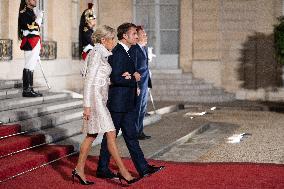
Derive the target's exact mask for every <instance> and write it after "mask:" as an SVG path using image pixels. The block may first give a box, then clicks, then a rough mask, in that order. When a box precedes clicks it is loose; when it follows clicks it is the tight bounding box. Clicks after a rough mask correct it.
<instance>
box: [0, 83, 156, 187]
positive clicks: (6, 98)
mask: <svg viewBox="0 0 284 189" xmlns="http://www.w3.org/2000/svg"><path fill="white" fill-rule="evenodd" d="M21 86H22V83H21V81H19V80H9V81H4V80H2V81H1V80H0V122H1V123H0V165H1V167H0V183H1V182H4V181H6V180H7V179H11V178H13V177H15V176H18V175H21V174H24V173H26V172H28V171H30V170H33V169H35V168H38V167H41V166H43V165H45V164H48V163H49V162H53V161H55V160H57V159H60V158H62V157H65V156H69V155H72V154H74V153H76V152H77V151H78V150H79V146H80V143H81V142H82V141H83V139H84V137H85V135H84V134H82V133H81V126H82V114H83V101H82V99H78V98H77V99H76V98H72V94H71V93H63V92H61V93H58V92H49V91H48V90H47V89H46V88H35V90H39V91H40V92H41V93H43V97H37V98H23V97H22V96H21V93H22V88H21ZM149 117H151V118H149ZM149 117H148V118H146V119H145V120H144V124H145V125H148V124H151V123H153V122H156V121H158V120H159V119H160V116H159V115H154V116H149ZM101 140H102V135H99V137H97V139H96V140H95V142H94V143H93V146H94V145H97V144H99V143H100V142H101Z"/></svg>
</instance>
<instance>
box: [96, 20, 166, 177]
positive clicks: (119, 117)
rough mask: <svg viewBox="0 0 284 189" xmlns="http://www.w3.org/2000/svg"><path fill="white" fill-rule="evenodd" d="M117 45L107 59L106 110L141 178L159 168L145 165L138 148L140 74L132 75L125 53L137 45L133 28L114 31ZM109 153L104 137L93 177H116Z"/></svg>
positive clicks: (123, 25)
mask: <svg viewBox="0 0 284 189" xmlns="http://www.w3.org/2000/svg"><path fill="white" fill-rule="evenodd" d="M117 37H118V40H119V43H118V44H117V45H116V47H115V48H114V49H113V51H112V53H113V55H111V56H110V57H109V59H108V61H109V63H110V65H111V67H112V73H111V75H110V80H111V85H110V88H109V99H108V103H107V106H108V109H109V111H110V113H111V117H112V120H113V123H114V126H115V128H116V132H117V134H118V132H119V130H120V129H121V131H122V135H123V138H124V140H125V142H126V146H127V148H128V150H129V153H130V155H131V158H132V161H133V163H134V165H135V168H136V170H137V171H138V173H139V175H140V176H141V177H144V176H147V175H150V174H153V173H155V172H157V171H159V170H161V169H163V168H164V167H163V166H159V167H155V166H151V165H149V164H148V162H147V161H146V160H145V158H144V154H143V152H142V150H141V148H140V145H139V142H138V138H137V136H138V135H137V131H136V127H135V121H136V116H137V115H136V98H137V81H139V80H140V77H141V76H140V74H139V73H138V72H136V71H135V65H134V63H133V62H132V60H131V59H130V56H129V54H128V50H129V48H130V46H131V45H135V44H136V42H137V31H136V26H135V25H134V24H132V23H124V24H122V25H120V26H119V27H118V28H117ZM109 160H110V153H109V151H108V149H107V141H106V137H105V136H104V138H103V141H102V144H101V151H100V157H99V163H98V169H97V177H99V178H114V177H117V175H115V174H114V173H113V172H111V170H110V169H109Z"/></svg>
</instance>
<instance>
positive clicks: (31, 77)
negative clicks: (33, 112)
mask: <svg viewBox="0 0 284 189" xmlns="http://www.w3.org/2000/svg"><path fill="white" fill-rule="evenodd" d="M29 74H30V80H31V81H30V86H31V90H32V92H33V93H34V94H36V95H37V96H42V94H41V93H39V92H36V91H34V88H33V86H34V72H33V71H30V70H29Z"/></svg>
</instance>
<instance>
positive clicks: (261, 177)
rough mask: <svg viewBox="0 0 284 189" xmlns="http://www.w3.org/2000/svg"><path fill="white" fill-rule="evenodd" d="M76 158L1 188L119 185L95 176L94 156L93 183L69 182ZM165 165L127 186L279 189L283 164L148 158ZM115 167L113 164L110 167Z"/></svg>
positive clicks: (102, 187)
mask: <svg viewBox="0 0 284 189" xmlns="http://www.w3.org/2000/svg"><path fill="white" fill-rule="evenodd" d="M76 160H77V156H76V157H71V158H65V159H63V160H61V161H60V162H57V163H54V164H52V165H49V166H47V167H44V168H40V169H37V170H35V171H32V172H29V173H28V174H25V175H23V176H19V177H17V178H15V179H13V180H10V181H7V182H5V183H1V184H0V188H1V189H4V188H5V189H6V188H7V189H8V188H13V189H18V188H19V189H33V188H35V189H39V188H40V189H44V188H52V189H54V188H62V189H63V188H68V189H71V188H74V189H75V188H76V189H79V188H97V189H107V188H110V189H112V188H114V189H115V188H122V186H121V185H120V184H119V183H118V182H117V181H113V180H103V179H97V178H95V170H96V166H97V158H96V157H89V158H88V162H87V167H86V172H87V177H88V179H89V180H92V181H95V182H96V184H95V185H94V186H83V185H80V184H79V183H78V181H76V182H75V184H72V181H71V177H70V173H71V170H72V169H73V167H74V166H75V162H76ZM125 162H126V164H127V167H128V168H129V170H132V171H134V170H135V169H134V167H133V165H132V163H131V161H130V160H128V159H126V160H125ZM151 163H153V164H155V165H165V166H166V168H165V169H164V170H162V171H161V172H158V173H156V174H154V175H152V176H150V177H146V178H144V179H142V180H140V181H139V182H137V183H135V184H133V185H131V186H129V187H128V188H135V189H136V188H137V189H139V188H141V189H142V188H143V189H167V188H169V189H223V188H224V189H272V188H273V189H283V188H284V179H283V178H284V177H283V176H284V165H275V164H252V163H174V162H162V161H151ZM112 169H115V170H116V168H115V167H112Z"/></svg>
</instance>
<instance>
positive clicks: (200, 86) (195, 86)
mask: <svg viewBox="0 0 284 189" xmlns="http://www.w3.org/2000/svg"><path fill="white" fill-rule="evenodd" d="M178 89H181V90H197V89H200V90H201V89H214V87H213V85H211V84H208V83H204V84H186V85H184V84H164V85H155V86H153V89H152V90H178Z"/></svg>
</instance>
